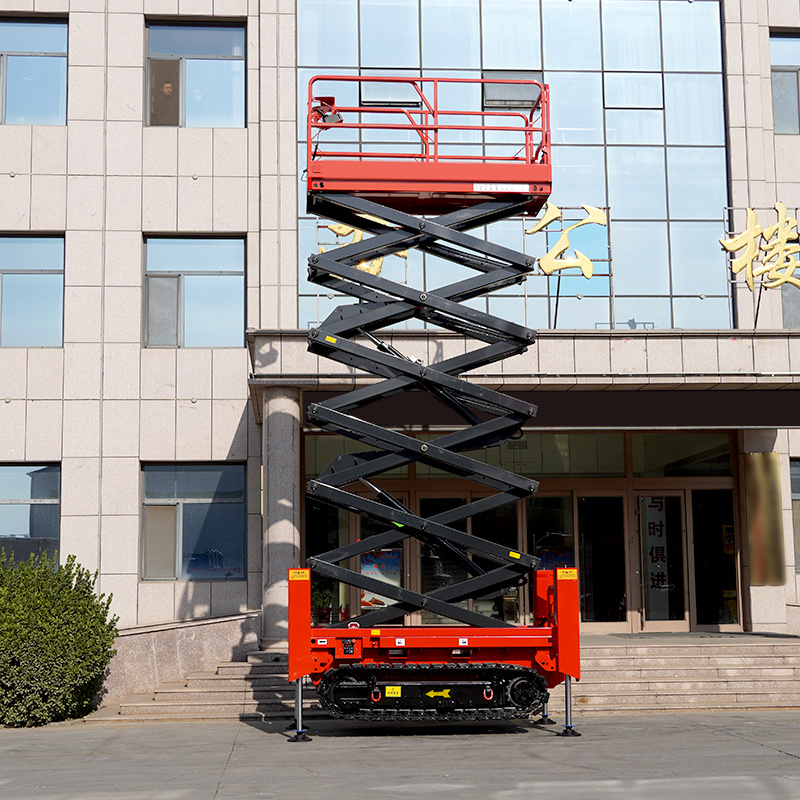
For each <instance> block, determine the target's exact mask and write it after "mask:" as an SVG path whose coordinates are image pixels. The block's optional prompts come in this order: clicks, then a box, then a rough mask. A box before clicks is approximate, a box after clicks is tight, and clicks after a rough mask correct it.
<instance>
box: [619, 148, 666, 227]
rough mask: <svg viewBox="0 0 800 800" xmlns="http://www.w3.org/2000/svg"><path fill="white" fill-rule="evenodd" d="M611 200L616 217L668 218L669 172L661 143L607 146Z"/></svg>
mask: <svg viewBox="0 0 800 800" xmlns="http://www.w3.org/2000/svg"><path fill="white" fill-rule="evenodd" d="M607 157H608V202H609V206H610V207H611V208H612V209H613V213H614V218H615V219H665V218H666V216H667V204H666V176H665V170H664V150H663V148H661V147H609V148H608V153H607Z"/></svg>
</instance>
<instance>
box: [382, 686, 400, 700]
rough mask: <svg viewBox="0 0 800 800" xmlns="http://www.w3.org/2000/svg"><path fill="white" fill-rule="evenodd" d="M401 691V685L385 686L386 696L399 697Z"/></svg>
mask: <svg viewBox="0 0 800 800" xmlns="http://www.w3.org/2000/svg"><path fill="white" fill-rule="evenodd" d="M402 691H403V687H402V686H387V687H386V696H387V697H400V696H401V692H402Z"/></svg>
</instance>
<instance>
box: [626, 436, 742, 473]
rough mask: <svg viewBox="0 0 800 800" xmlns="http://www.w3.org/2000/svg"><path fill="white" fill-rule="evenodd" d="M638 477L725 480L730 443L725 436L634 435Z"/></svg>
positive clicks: (634, 464) (634, 466)
mask: <svg viewBox="0 0 800 800" xmlns="http://www.w3.org/2000/svg"><path fill="white" fill-rule="evenodd" d="M632 446H633V474H634V476H635V477H637V478H677V477H681V478H683V477H696V478H701V477H716V476H719V477H723V476H724V477H727V476H729V475H731V474H732V472H731V469H732V466H731V440H730V436H728V434H727V433H634V434H633V435H632Z"/></svg>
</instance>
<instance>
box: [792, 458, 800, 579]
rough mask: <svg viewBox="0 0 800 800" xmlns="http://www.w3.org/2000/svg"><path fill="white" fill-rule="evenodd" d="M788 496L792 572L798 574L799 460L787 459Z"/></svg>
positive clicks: (799, 519)
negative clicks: (791, 541)
mask: <svg viewBox="0 0 800 800" xmlns="http://www.w3.org/2000/svg"><path fill="white" fill-rule="evenodd" d="M795 472H796V473H797V476H796V477H795V475H794V473H795ZM789 496H790V498H791V504H792V533H793V536H792V540H793V542H794V571H795V572H796V573H800V458H790V459H789Z"/></svg>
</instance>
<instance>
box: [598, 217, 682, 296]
mask: <svg viewBox="0 0 800 800" xmlns="http://www.w3.org/2000/svg"><path fill="white" fill-rule="evenodd" d="M611 250H612V254H613V264H614V293H615V294H617V295H626V294H639V295H642V294H650V295H653V294H663V295H667V294H669V242H668V240H667V223H666V222H620V221H613V222H612V224H611Z"/></svg>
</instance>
